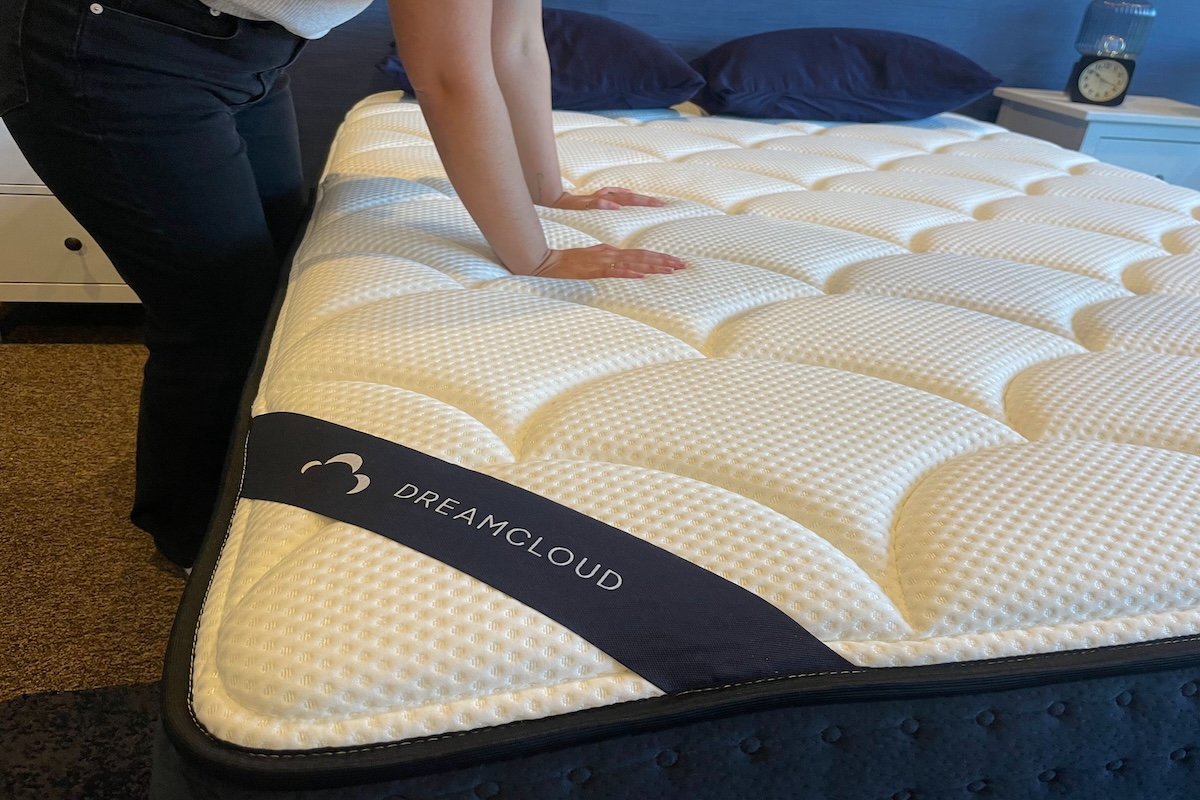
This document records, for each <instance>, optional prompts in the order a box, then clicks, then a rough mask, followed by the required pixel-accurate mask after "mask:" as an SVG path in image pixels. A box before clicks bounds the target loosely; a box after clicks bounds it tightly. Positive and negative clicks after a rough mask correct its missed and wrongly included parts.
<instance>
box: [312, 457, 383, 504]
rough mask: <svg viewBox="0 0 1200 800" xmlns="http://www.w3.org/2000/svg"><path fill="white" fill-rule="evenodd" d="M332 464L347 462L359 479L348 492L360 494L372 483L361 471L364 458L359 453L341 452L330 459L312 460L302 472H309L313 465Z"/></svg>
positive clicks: (351, 471)
mask: <svg viewBox="0 0 1200 800" xmlns="http://www.w3.org/2000/svg"><path fill="white" fill-rule="evenodd" d="M330 464H345V465H346V466H348V467H350V473H351V474H352V475H354V477H355V479H356V480H357V481H358V482H357V483H356V484H355V485H354V488H353V489H351V490H350V491H348V492H346V494H358V493H359V492H361V491H362V490H363V489H366V488H367V487H368V486H370V485H371V479H370V478H368V477H367V476H366V475H363V474H362V473H361V472H359V470H361V469H362V465H363V460H362V456H360V455H359V454H358V453H340V454H338V455H336V456H334V457H333V458H331V459H329V460H328V461H310V462H308V463H307V464H305V465H304V466H303V467H301V468H300V474H304V473H305V472H308V471H309V470H310V469H312V468H313V467H327V466H329V465H330Z"/></svg>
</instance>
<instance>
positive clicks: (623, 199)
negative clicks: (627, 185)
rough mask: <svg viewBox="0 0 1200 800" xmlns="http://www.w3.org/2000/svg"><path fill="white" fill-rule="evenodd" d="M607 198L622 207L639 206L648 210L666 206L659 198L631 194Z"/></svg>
mask: <svg viewBox="0 0 1200 800" xmlns="http://www.w3.org/2000/svg"><path fill="white" fill-rule="evenodd" d="M609 197H611V198H612V199H613V200H615V201H616V202H618V203H620V204H621V205H623V206H641V207H649V208H662V207H663V206H665V205H666V203H664V202H663V201H662V200H660V199H659V198H657V197H650V196H649V195H644V194H632V193H630V194H614V195H609Z"/></svg>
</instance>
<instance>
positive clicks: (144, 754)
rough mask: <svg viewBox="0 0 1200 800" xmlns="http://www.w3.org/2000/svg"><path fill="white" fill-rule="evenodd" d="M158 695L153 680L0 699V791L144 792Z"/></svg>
mask: <svg viewBox="0 0 1200 800" xmlns="http://www.w3.org/2000/svg"><path fill="white" fill-rule="evenodd" d="M158 701H159V687H158V684H157V683H150V684H137V685H133V686H114V687H109V688H104V689H89V690H86V691H80V692H50V693H46V694H35V695H28V696H26V697H19V698H17V699H15V700H9V701H8V702H6V703H0V742H3V743H4V744H3V747H0V797H3V798H6V800H110V799H111V800H144V798H147V797H149V790H150V757H151V752H152V746H153V743H154V731H155V725H156V723H157V720H158Z"/></svg>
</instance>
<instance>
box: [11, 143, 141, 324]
mask: <svg viewBox="0 0 1200 800" xmlns="http://www.w3.org/2000/svg"><path fill="white" fill-rule="evenodd" d="M29 301H54V302H93V303H97V302H98V303H136V302H137V296H136V295H135V294H134V293H133V290H132V289H130V288H129V287H128V286H126V285H125V283H124V282H123V281H122V280H121V276H120V275H118V274H117V272H116V270H114V269H113V266H112V263H111V262H109V260H108V258H107V257H105V255H104V253H103V252H102V251H101V250H100V247H99V246H98V245H97V244H96V243H95V242H94V241H93V240H92V238H91V237H90V236H88V235H87V233H86V232H85V231H84V229H83V227H82V226H81V225H80V224H79V223H78V222H76V221H75V219H74V218H73V217H72V216H71V215H70V214H69V213H67V210H66V209H65V208H63V207H62V204H61V203H59V202H58V200H56V199H55V198H54V195H53V194H51V193H50V190H49V189H47V188H46V187H45V186H44V185H43V184H42V182H41V181H40V180H39V179H38V177H37V175H36V174H35V173H34V171H33V170H32V169H31V168H30V166H29V164H28V163H27V162H26V161H25V159H24V157H23V156H22V155H21V151H20V150H18V149H17V146H16V143H14V142H13V140H12V137H11V136H10V135H9V133H8V129H7V128H6V127H4V124H3V123H0V302H29Z"/></svg>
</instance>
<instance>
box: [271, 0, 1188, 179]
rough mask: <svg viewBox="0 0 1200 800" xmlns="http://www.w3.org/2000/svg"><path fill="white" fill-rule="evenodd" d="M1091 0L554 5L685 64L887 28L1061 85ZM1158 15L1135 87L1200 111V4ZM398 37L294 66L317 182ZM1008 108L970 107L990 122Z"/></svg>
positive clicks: (1031, 81) (313, 47)
mask: <svg viewBox="0 0 1200 800" xmlns="http://www.w3.org/2000/svg"><path fill="white" fill-rule="evenodd" d="M1088 2H1089V0H546V5H548V6H556V7H559V8H572V9H576V10H579V11H588V12H592V13H597V14H604V15H606V16H609V17H612V18H614V19H618V20H621V21H622V22H627V23H629V24H630V25H633V26H634V27H637V28H640V29H642V30H644V31H646V32H647V33H649V34H651V35H653V36H655V37H657V38H659V39H661V40H662V41H664V42H667V43H669V44H671V45H672V46H674V47H675V49H676V50H678V51H679V52H680V53H681V54H682V55H684V56H685V57H688V58H690V57H693V56H696V55H699V54H700V53H703V52H704V51H705V50H707V49H709V48H710V47H713V46H714V45H717V44H720V43H721V42H724V41H727V40H729V39H733V38H735V37H738V36H745V35H747V34H751V33H759V32H762V31H768V30H777V29H779V28H797V27H814V26H828V27H835V26H844V27H856V28H885V29H890V30H896V31H903V32H905V33H912V34H915V35H917V36H924V37H926V38H928V39H933V40H935V41H937V42H941V43H942V44H944V45H946V46H948V47H951V48H953V49H955V50H958V51H959V52H961V53H964V54H966V55H968V56H969V57H971V58H973V59H974V60H975V61H977V62H979V63H980V64H982V65H983V66H984V67H985V68H987V69H988V70H990V71H991V72H992V73H994V74H995V75H998V76H999V77H1001V78H1003V79H1004V82H1005V83H1006V84H1008V85H1009V86H1025V87H1035V88H1047V89H1062V88H1063V86H1065V85H1066V81H1067V76H1068V75H1069V74H1070V70H1071V64H1072V63H1074V61H1075V57H1076V54H1075V47H1074V41H1075V34H1076V33H1077V32H1078V30H1079V22H1080V20H1081V19H1082V18H1083V12H1084V9H1086V8H1087V6H1088ZM1155 7H1156V8H1158V20H1157V22H1156V23H1155V27H1154V30H1153V31H1152V33H1151V35H1150V44H1149V45H1148V46H1147V49H1146V53H1145V55H1144V56H1143V57H1142V59H1141V60H1140V62H1139V64H1138V71H1137V74H1136V75H1135V76H1134V82H1133V91H1134V92H1136V93H1138V94H1151V95H1163V96H1166V97H1174V98H1175V99H1177V100H1184V101H1187V102H1191V103H1195V104H1197V105H1200V0H1155ZM391 41H392V34H391V30H390V27H389V24H388V15H387V6H386V3H385V1H384V0H375V2H373V3H372V5H371V7H370V8H369V9H367V11H366V12H364V13H363V14H362V15H361V16H359V17H357V18H355V19H353V20H351V21H350V22H348V23H347V24H345V25H343V26H341V27H340V28H337V29H336V30H334V31H333V32H332V33H330V34H329V36H327V37H326V38H324V39H321V40H318V41H315V42H312V43H311V44H310V45H309V46H308V49H307V50H306V52H305V53H304V54H303V55H302V56H301V58H300V60H299V61H297V63H296V64H295V66H293V67H292V69H291V73H292V79H293V91H294V93H295V96H296V111H297V115H298V117H299V120H300V127H301V144H302V146H303V150H304V161H305V174H306V175H307V176H308V178H309V179H310V181H312V182H315V181H316V178H317V176H318V174H319V172H320V169H321V166H322V163H323V161H324V157H325V152H326V150H327V149H328V146H329V141H330V140H331V139H332V137H333V134H334V131H335V130H336V129H337V126H338V124H339V123H340V121H341V118H342V116H343V115H344V114H345V112H346V109H348V108H349V107H350V106H351V105H353V104H354V103H355V102H357V101H358V100H360V99H362V98H363V97H365V96H366V95H368V94H371V93H372V92H379V91H384V90H386V89H388V88H391V87H390V86H389V84H388V81H387V79H386V78H385V77H384V76H383V73H381V72H379V71H378V70H377V69H375V64H376V63H377V62H378V61H379V60H380V59H381V58H383V57H384V56H386V55H387V53H388V49H389V44H390V42H391ZM997 105H998V104H997V103H995V102H994V101H984V102H983V103H981V104H979V105H977V106H976V107H973V108H972V109H971V112H970V113H972V114H974V115H975V116H979V117H983V118H989V117H993V116H994V114H995V108H996V106H997Z"/></svg>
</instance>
